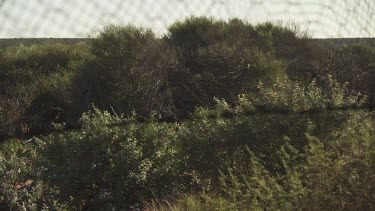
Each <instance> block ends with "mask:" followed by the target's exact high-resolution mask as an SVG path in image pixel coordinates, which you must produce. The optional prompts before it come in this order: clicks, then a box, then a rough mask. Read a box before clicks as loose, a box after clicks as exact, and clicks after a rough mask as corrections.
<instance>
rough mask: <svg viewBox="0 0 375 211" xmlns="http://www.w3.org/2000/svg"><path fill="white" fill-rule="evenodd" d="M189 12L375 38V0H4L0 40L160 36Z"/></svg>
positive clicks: (324, 33) (1, 2) (319, 34)
mask: <svg viewBox="0 0 375 211" xmlns="http://www.w3.org/2000/svg"><path fill="white" fill-rule="evenodd" d="M188 16H210V17H215V18H218V19H229V18H240V19H243V20H245V21H248V22H250V23H253V24H257V23H261V22H265V21H271V22H275V23H284V24H285V23H290V22H293V23H297V24H298V25H299V26H300V27H301V28H302V29H304V30H308V31H309V33H310V35H311V36H312V37H317V38H327V37H328V38H333V37H375V21H374V20H375V1H374V0H111V1H106V0H0V38H33V37H56V38H60V37H87V36H91V35H93V34H95V32H96V31H98V30H100V27H101V26H103V25H105V24H108V23H116V24H135V25H137V26H144V27H150V28H152V29H154V31H156V32H157V33H158V34H160V35H161V34H163V33H165V32H166V29H167V27H168V26H169V25H170V24H171V23H173V22H174V21H176V20H181V19H183V18H186V17H188Z"/></svg>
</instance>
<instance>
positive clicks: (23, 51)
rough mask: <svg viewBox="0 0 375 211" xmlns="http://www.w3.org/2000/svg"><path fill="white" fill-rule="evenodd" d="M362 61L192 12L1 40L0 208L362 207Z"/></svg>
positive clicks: (367, 149)
mask: <svg viewBox="0 0 375 211" xmlns="http://www.w3.org/2000/svg"><path fill="white" fill-rule="evenodd" d="M364 54H366V55H364ZM372 55H373V49H371V48H367V47H364V46H347V47H344V48H342V49H335V50H332V49H329V48H326V47H324V46H323V47H322V46H317V45H315V44H313V43H311V42H309V41H308V39H307V36H306V35H305V34H304V33H301V32H300V31H299V30H298V28H293V27H285V26H280V25H274V24H271V23H263V24H258V25H255V26H253V25H251V24H248V23H245V22H243V21H241V20H238V19H232V20H229V21H220V20H214V19H210V18H204V17H199V18H195V17H192V18H188V19H186V20H184V21H180V22H176V23H175V24H172V25H171V26H170V27H169V28H168V33H167V34H166V35H165V36H163V37H157V36H156V35H155V34H154V33H153V32H152V31H151V30H149V29H145V28H138V27H134V26H120V25H109V26H106V27H104V28H103V30H101V31H100V32H99V33H98V34H97V35H96V36H95V37H94V38H93V39H91V43H89V44H84V43H80V44H76V45H67V44H50V45H31V46H28V47H25V46H18V47H10V48H7V49H3V50H2V51H0V138H1V139H0V141H1V142H0V209H27V210H43V209H45V210H47V209H67V210H82V209H105V210H107V209H108V210H112V209H114V210H117V209H125V210H127V209H130V208H131V207H133V208H139V206H140V205H139V203H141V202H143V205H144V208H145V209H172V210H173V209H176V210H178V209H188V210H207V209H218V210H252V209H272V210H273V209H276V210H278V209H282V210H284V209H286V210H289V209H307V210H331V209H348V210H352V209H359V210H368V209H373V208H374V206H375V205H374V202H373V201H375V198H374V196H373V192H374V191H375V187H374V185H373V184H374V182H375V181H374V174H375V172H374V171H375V166H374V162H373V161H374V158H375V157H374V155H375V153H374V152H375V149H374V146H375V145H374V128H375V125H374V122H375V121H374V118H375V116H374V113H373V112H371V111H368V110H365V109H364V108H366V106H368V105H369V104H368V103H370V104H371V103H372V101H371V100H373V99H374V98H373V96H372V95H371V94H372V93H373V90H372V87H373V84H372V83H373V81H375V80H373V81H372V80H371V77H372V72H371V71H372V69H371V68H372V66H373V62H374V61H373V58H372ZM351 76H355V77H351ZM349 78H354V79H353V80H352V81H349ZM358 90H359V91H361V92H363V93H364V94H361V93H359V92H357V91H358ZM366 95H369V97H367V98H366ZM368 99H369V100H368ZM48 132H49V133H48ZM33 135H34V136H35V137H33V138H31V137H32V136H33ZM10 136H17V137H18V138H20V139H17V138H11V137H10ZM26 138H27V139H28V141H22V140H23V139H26ZM30 138H31V139H30ZM202 189H203V191H202ZM163 201H164V202H163Z"/></svg>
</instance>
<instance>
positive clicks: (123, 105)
mask: <svg viewBox="0 0 375 211" xmlns="http://www.w3.org/2000/svg"><path fill="white" fill-rule="evenodd" d="M92 51H93V54H94V55H95V59H94V60H93V61H92V62H90V63H88V64H87V65H86V67H84V68H82V69H81V71H80V74H79V75H78V77H77V78H76V80H75V84H74V86H73V88H74V90H73V91H74V93H75V95H76V98H77V106H80V107H82V109H81V110H83V111H87V109H88V108H89V105H90V104H91V103H95V105H97V106H98V107H100V108H102V109H110V108H111V107H112V108H113V109H114V110H115V111H116V112H118V113H130V112H132V110H133V109H134V110H136V111H137V112H138V113H139V114H140V115H145V116H148V115H150V114H151V112H153V111H155V112H158V113H162V114H165V115H173V105H171V103H170V101H171V99H170V88H169V87H168V84H167V76H168V75H167V74H168V72H170V71H173V70H175V69H178V63H177V60H176V59H175V57H176V55H175V52H174V50H173V49H171V48H170V46H169V45H167V44H166V43H165V42H164V41H162V40H159V39H157V38H156V37H155V35H154V33H153V32H152V31H151V30H149V29H143V28H137V27H134V26H117V25H109V26H107V27H105V28H104V29H103V30H102V31H100V32H99V34H98V35H97V37H96V38H94V39H93V41H92Z"/></svg>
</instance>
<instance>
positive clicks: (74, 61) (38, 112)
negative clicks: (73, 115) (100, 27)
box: [0, 43, 90, 136]
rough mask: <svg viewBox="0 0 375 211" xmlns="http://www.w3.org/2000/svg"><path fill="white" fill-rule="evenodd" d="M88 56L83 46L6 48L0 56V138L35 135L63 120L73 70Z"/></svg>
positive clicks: (67, 110) (53, 45)
mask: <svg viewBox="0 0 375 211" xmlns="http://www.w3.org/2000/svg"><path fill="white" fill-rule="evenodd" d="M89 57H90V53H89V51H88V46H87V45H86V44H84V43H80V44H76V45H74V46H70V45H66V44H48V45H39V46H38V45H31V46H28V47H25V46H19V47H10V48H8V49H6V50H4V51H2V52H1V53H0V58H1V59H0V66H1V69H0V136H4V135H15V134H19V135H20V134H29V133H38V132H42V131H46V130H48V129H50V125H51V123H52V122H54V121H66V120H67V119H66V116H67V115H68V113H69V110H70V109H69V108H70V104H71V102H72V96H71V91H70V86H71V85H70V84H71V80H72V79H73V76H74V75H75V74H76V68H77V67H78V66H80V65H82V64H83V63H85V62H86V61H87V59H88V58H89Z"/></svg>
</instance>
